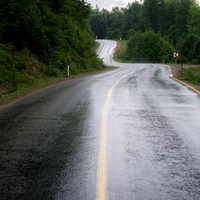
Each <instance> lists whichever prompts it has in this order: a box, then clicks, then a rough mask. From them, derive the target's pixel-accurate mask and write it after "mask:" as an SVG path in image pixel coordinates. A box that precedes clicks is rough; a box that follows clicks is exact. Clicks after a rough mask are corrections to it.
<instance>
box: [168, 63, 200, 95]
mask: <svg viewBox="0 0 200 200" xmlns="http://www.w3.org/2000/svg"><path fill="white" fill-rule="evenodd" d="M166 66H167V67H168V69H169V73H170V76H171V77H172V78H173V79H174V80H175V81H178V82H180V83H182V84H184V85H186V86H187V87H189V88H190V89H192V90H193V91H195V92H196V93H198V94H199V95H200V91H199V90H197V89H195V88H193V87H192V86H190V85H188V84H187V83H185V82H183V81H180V80H178V79H176V78H174V77H173V75H172V72H171V69H170V67H169V66H168V65H166Z"/></svg>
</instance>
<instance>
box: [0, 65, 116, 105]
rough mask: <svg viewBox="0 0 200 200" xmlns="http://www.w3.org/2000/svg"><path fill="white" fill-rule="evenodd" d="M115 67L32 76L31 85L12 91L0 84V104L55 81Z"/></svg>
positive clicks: (55, 82) (50, 84) (67, 79)
mask: <svg viewBox="0 0 200 200" xmlns="http://www.w3.org/2000/svg"><path fill="white" fill-rule="evenodd" d="M115 68H116V67H111V66H105V68H104V69H101V70H94V71H90V72H82V73H80V74H78V75H70V76H69V77H66V76H60V77H53V76H51V77H48V76H46V77H40V78H34V79H33V83H32V85H27V84H23V83H22V84H21V85H20V87H18V88H17V91H13V92H11V93H9V92H7V91H6V89H5V88H4V87H3V86H0V105H3V104H5V103H8V102H10V101H11V100H14V99H16V98H19V97H22V96H25V95H27V94H30V93H32V92H35V91H37V90H40V89H43V88H46V87H49V86H52V85H54V84H57V83H61V82H65V81H69V80H72V79H75V78H78V77H82V76H88V75H92V74H97V73H102V72H105V71H108V70H113V69H115Z"/></svg>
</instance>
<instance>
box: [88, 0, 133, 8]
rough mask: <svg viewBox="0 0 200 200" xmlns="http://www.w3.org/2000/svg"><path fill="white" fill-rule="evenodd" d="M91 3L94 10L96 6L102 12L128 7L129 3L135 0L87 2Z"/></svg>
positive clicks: (96, 0)
mask: <svg viewBox="0 0 200 200" xmlns="http://www.w3.org/2000/svg"><path fill="white" fill-rule="evenodd" d="M86 1H87V2H88V3H90V4H91V5H92V6H93V7H94V8H95V7H96V4H97V5H98V7H99V8H100V10H102V9H103V8H105V9H106V10H112V7H116V6H118V7H126V6H127V5H128V3H132V2H133V0H86Z"/></svg>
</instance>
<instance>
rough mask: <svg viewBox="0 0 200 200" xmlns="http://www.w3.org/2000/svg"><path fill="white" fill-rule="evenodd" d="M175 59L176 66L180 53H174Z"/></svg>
mask: <svg viewBox="0 0 200 200" xmlns="http://www.w3.org/2000/svg"><path fill="white" fill-rule="evenodd" d="M174 57H175V66H176V60H177V58H178V52H175V53H174Z"/></svg>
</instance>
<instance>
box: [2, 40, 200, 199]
mask: <svg viewBox="0 0 200 200" xmlns="http://www.w3.org/2000/svg"><path fill="white" fill-rule="evenodd" d="M98 42H100V43H101V46H100V47H99V49H98V51H97V52H98V54H99V57H100V58H104V62H105V64H106V65H114V66H118V67H119V68H117V69H115V70H112V71H109V72H105V73H101V74H96V75H92V76H87V77H82V78H79V79H75V80H71V81H67V82H65V83H61V84H58V85H55V86H52V87H50V88H46V89H44V90H42V91H40V92H38V93H36V94H34V95H32V96H29V97H27V98H25V99H23V100H21V101H18V102H15V103H13V104H12V105H10V106H9V107H6V108H0V197H1V199H2V200H7V199H8V200H10V199H22V200H27V199H33V200H40V199H41V200H49V199H55V200H60V199H69V200H71V199H83V200H90V199H91V200H92V199H96V200H97V199H98V200H100V199H101V200H104V199H110V200H129V199H131V200H132V199H136V200H143V199H144V200H147V199H148V200H161V199H162V200H169V199H170V200H171V199H172V200H180V199H181V200H190V199H191V200H198V199H200V123H199V121H200V97H199V95H197V94H196V93H195V92H193V91H192V90H190V89H188V88H187V87H186V86H183V85H181V84H180V83H178V82H176V81H174V80H173V79H171V78H170V74H169V70H168V68H167V67H166V66H164V65H160V64H122V63H116V62H114V61H113V60H112V52H113V50H114V48H115V46H116V43H115V42H114V41H109V40H98Z"/></svg>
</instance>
